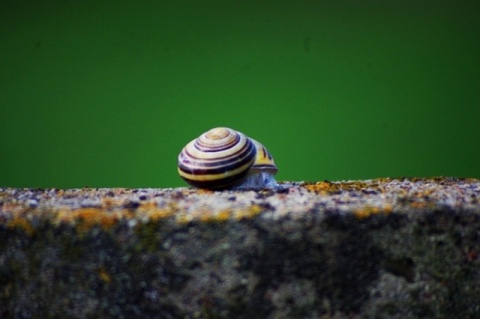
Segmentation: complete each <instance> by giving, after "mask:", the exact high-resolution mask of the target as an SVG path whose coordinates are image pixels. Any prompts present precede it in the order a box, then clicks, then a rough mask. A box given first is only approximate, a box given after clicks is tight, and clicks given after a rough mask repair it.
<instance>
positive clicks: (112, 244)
mask: <svg viewBox="0 0 480 319" xmlns="http://www.w3.org/2000/svg"><path fill="white" fill-rule="evenodd" d="M479 198H480V181H479V180H475V179H457V178H442V177H439V178H430V179H377V180H366V181H346V182H328V181H324V182H318V183H303V182H302V183H283V184H282V185H281V187H280V188H279V189H275V190H260V191H258V190H257V191H254V190H250V191H223V192H210V191H202V190H194V189H190V188H177V189H119V188H115V189H90V188H88V189H87V188H85V189H69V190H63V189H12V188H3V189H0V318H113V317H114V318H249V319H251V318H480V258H479V252H480V238H479V237H480V203H479Z"/></svg>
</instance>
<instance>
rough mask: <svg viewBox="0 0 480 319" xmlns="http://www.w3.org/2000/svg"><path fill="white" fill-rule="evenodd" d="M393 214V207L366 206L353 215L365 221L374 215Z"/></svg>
mask: <svg viewBox="0 0 480 319" xmlns="http://www.w3.org/2000/svg"><path fill="white" fill-rule="evenodd" d="M391 212H392V207H391V206H386V207H372V206H366V207H363V208H361V209H357V210H355V211H354V212H353V215H354V216H355V217H356V218H358V219H365V218H368V217H370V216H372V215H377V214H390V213H391Z"/></svg>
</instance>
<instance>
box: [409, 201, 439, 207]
mask: <svg viewBox="0 0 480 319" xmlns="http://www.w3.org/2000/svg"><path fill="white" fill-rule="evenodd" d="M410 206H412V207H413V208H430V207H435V204H434V203H431V202H424V201H415V202H412V203H411V204H410Z"/></svg>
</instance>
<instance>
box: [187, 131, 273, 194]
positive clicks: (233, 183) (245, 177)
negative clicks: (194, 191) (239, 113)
mask: <svg viewBox="0 0 480 319" xmlns="http://www.w3.org/2000/svg"><path fill="white" fill-rule="evenodd" d="M276 172H277V167H276V166H275V162H274V160H273V158H272V156H271V155H270V153H268V151H267V149H266V148H265V147H264V146H263V145H262V144H260V143H259V142H257V141H255V140H253V139H250V138H249V137H247V136H245V135H244V134H242V133H240V132H237V131H235V130H232V129H229V128H226V127H217V128H214V129H211V130H210V131H208V132H206V133H203V134H202V135H200V137H198V138H196V139H195V140H193V141H191V142H190V143H188V144H187V145H186V146H185V147H184V148H183V150H182V151H181V153H180V155H179V156H178V173H179V174H180V176H181V177H182V178H183V179H184V180H185V181H186V182H187V183H189V184H190V185H192V186H194V187H198V188H206V189H225V188H237V187H242V185H243V187H247V188H250V187H253V188H262V187H271V186H274V185H276V182H275V180H274V179H273V175H274V174H275V173H276Z"/></svg>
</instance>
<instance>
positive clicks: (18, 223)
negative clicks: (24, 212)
mask: <svg viewBox="0 0 480 319" xmlns="http://www.w3.org/2000/svg"><path fill="white" fill-rule="evenodd" d="M7 227H8V228H10V229H14V228H19V229H21V230H23V231H24V232H25V233H26V234H27V235H28V236H32V235H33V227H32V225H31V224H30V222H29V221H28V220H26V219H25V218H22V217H15V218H14V219H12V220H10V221H8V223H7Z"/></svg>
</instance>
